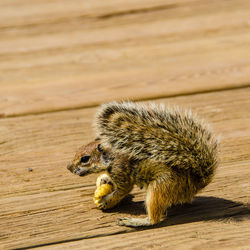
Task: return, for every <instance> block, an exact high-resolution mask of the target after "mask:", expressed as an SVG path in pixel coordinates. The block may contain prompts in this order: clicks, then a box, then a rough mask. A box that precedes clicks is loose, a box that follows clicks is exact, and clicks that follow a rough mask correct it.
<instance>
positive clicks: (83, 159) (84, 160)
mask: <svg viewBox="0 0 250 250" xmlns="http://www.w3.org/2000/svg"><path fill="white" fill-rule="evenodd" d="M89 159H90V156H89V155H85V156H83V157H82V158H81V162H82V163H87V162H88V161H89Z"/></svg>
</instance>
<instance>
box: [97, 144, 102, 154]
mask: <svg viewBox="0 0 250 250" xmlns="http://www.w3.org/2000/svg"><path fill="white" fill-rule="evenodd" d="M97 150H98V151H99V152H103V149H102V146H101V144H98V145H97Z"/></svg>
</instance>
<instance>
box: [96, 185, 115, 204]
mask: <svg viewBox="0 0 250 250" xmlns="http://www.w3.org/2000/svg"><path fill="white" fill-rule="evenodd" d="M112 191H113V186H112V185H109V184H103V185H101V186H100V187H97V189H96V190H95V194H94V202H95V204H96V205H98V204H99V201H100V200H101V198H102V197H103V196H104V195H107V194H110V193H112Z"/></svg>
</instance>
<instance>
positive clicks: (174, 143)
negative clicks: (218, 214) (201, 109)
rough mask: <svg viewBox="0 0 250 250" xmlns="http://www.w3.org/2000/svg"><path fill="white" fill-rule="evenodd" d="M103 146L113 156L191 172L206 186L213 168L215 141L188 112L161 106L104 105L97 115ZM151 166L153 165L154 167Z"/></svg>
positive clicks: (215, 159) (215, 161)
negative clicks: (156, 163) (119, 155)
mask: <svg viewBox="0 0 250 250" xmlns="http://www.w3.org/2000/svg"><path fill="white" fill-rule="evenodd" d="M97 130H98V134H99V135H100V136H101V138H102V141H103V144H104V145H105V146H107V147H111V148H112V150H114V152H115V153H124V154H126V155H128V156H129V157H134V158H136V159H138V160H148V161H149V164H150V162H152V163H155V162H159V163H160V164H165V165H166V167H168V168H171V169H173V170H175V171H177V172H178V171H187V172H191V174H192V175H193V176H196V177H197V178H198V179H202V182H204V184H202V185H204V186H205V185H207V184H208V183H209V182H210V181H211V179H212V176H213V173H214V170H215V168H216V165H217V141H216V139H215V138H214V137H213V136H212V134H211V132H210V131H209V129H208V127H207V125H206V124H204V123H203V122H201V121H199V120H198V119H197V118H195V117H194V116H193V115H192V114H191V112H187V111H186V112H181V111H179V110H178V109H169V108H165V107H164V106H156V105H150V106H145V105H141V104H134V103H130V102H122V103H117V102H113V103H108V104H105V105H103V106H102V108H101V109H100V111H99V113H98V115H97ZM154 165H155V164H154Z"/></svg>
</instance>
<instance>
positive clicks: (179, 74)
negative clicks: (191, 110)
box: [0, 0, 250, 117]
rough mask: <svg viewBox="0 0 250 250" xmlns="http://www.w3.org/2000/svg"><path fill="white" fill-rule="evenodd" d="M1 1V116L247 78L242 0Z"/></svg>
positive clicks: (224, 85)
mask: <svg viewBox="0 0 250 250" xmlns="http://www.w3.org/2000/svg"><path fill="white" fill-rule="evenodd" d="M0 11H1V16H0V37H1V39H0V116H2V117H4V116H7V117H8V116H20V115H24V114H36V113H43V112H51V111H57V110H70V109H75V108H81V107H92V106H96V105H98V104H100V103H102V102H106V101H109V100H113V99H133V100H144V99H151V98H159V97H169V96H176V95H183V94H190V93H197V92H206V91H212V90H218V89H230V88H239V87H244V86H249V79H250V59H249V58H250V49H249V48H250V46H249V43H250V32H249V16H250V2H249V1H248V0H238V1H236V0H235V1H226V0H221V1H214V0H212V1H211V0H202V1H201V0H178V1H173V0H168V1H163V0H158V1H153V0H146V1H142V0H137V1H132V0H129V1H126V2H124V1H114V0H112V1H96V0H94V1H84V2H82V1H80V0H75V1H66V0H62V1H58V0H53V1H49V0H38V1H36V3H32V2H31V1H30V0H24V1H18V0H14V1H8V0H3V1H1V3H0ZM229 52H230V53H229Z"/></svg>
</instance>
